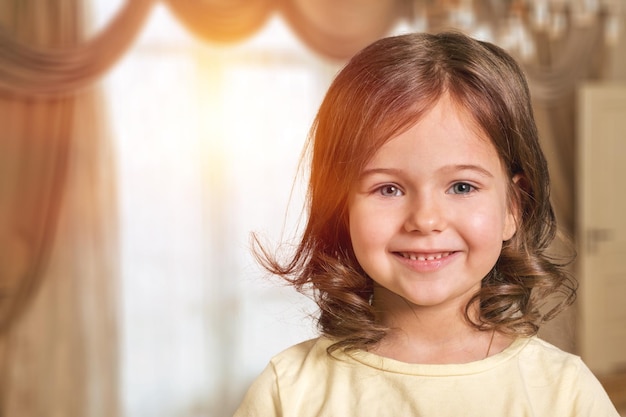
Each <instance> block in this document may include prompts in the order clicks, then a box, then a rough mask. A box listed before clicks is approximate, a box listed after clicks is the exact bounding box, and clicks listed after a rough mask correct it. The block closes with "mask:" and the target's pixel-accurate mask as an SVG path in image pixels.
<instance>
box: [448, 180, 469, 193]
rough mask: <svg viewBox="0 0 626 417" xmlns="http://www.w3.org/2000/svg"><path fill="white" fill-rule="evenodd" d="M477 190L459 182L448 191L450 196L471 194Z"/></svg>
mask: <svg viewBox="0 0 626 417" xmlns="http://www.w3.org/2000/svg"><path fill="white" fill-rule="evenodd" d="M475 189H476V188H475V187H474V186H473V185H470V184H468V183H466V182H457V183H456V184H454V185H453V186H452V187H450V190H449V191H448V192H449V193H450V194H469V193H471V192H472V191H474V190H475Z"/></svg>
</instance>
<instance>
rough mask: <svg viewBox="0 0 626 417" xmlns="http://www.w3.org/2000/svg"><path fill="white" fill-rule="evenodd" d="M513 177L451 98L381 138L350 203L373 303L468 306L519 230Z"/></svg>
mask: <svg viewBox="0 0 626 417" xmlns="http://www.w3.org/2000/svg"><path fill="white" fill-rule="evenodd" d="M509 183H510V179H509V178H508V177H507V175H506V173H505V170H504V168H503V166H502V163H501V161H500V158H499V156H498V154H497V152H496V149H495V147H494V146H493V144H492V143H491V141H490V140H489V138H487V137H486V136H485V135H483V134H481V133H480V129H478V128H477V127H476V125H475V124H474V123H472V121H471V119H470V117H469V116H468V115H467V114H466V113H465V112H464V111H462V110H460V108H459V107H458V106H457V105H456V104H455V103H454V102H453V101H452V100H451V99H450V98H449V97H448V96H447V95H444V96H442V98H441V99H440V100H439V101H438V103H437V104H436V105H435V106H434V107H433V108H432V109H431V110H430V111H429V112H427V113H426V114H425V115H424V116H423V117H422V118H421V119H420V121H419V122H418V123H417V124H415V125H413V126H412V127H411V128H410V129H409V130H408V131H406V132H404V133H402V134H400V135H398V136H397V137H395V138H393V139H391V140H390V141H388V142H387V143H386V144H385V145H383V146H382V147H381V148H380V149H379V150H378V151H377V153H376V154H375V155H374V157H373V158H372V160H371V161H370V162H369V163H368V164H367V165H366V166H365V168H364V170H363V172H362V173H361V175H360V178H359V180H358V181H357V184H356V185H355V186H354V188H353V190H352V191H351V194H350V200H349V230H350V237H351V240H352V245H353V248H354V253H355V255H356V258H357V260H358V261H359V263H360V265H361V267H362V268H363V269H364V271H365V272H366V273H367V274H368V275H369V276H370V277H371V278H372V279H373V280H374V281H375V282H376V283H377V284H378V285H377V286H376V287H377V289H376V291H377V293H376V296H375V300H376V301H375V302H378V303H380V302H381V300H385V299H387V300H393V299H394V298H396V300H395V301H394V303H396V304H398V303H397V301H398V300H397V297H395V296H400V297H402V298H404V299H405V300H407V301H408V302H409V303H411V304H412V305H414V306H417V307H424V308H432V307H441V306H448V307H453V308H456V307H457V306H458V307H459V308H465V306H466V304H467V302H468V301H469V299H470V298H471V296H473V295H474V294H475V293H476V291H478V290H479V288H480V285H481V280H482V279H483V278H484V277H485V276H486V275H487V273H488V272H489V271H490V270H491V269H492V267H493V266H494V264H495V263H496V261H497V259H498V257H499V255H500V251H501V249H502V242H503V241H504V240H508V239H510V238H511V237H512V236H513V234H514V233H515V219H514V216H513V214H512V212H511V211H510V209H509V206H508V198H507V188H508V186H509ZM389 304H393V303H391V302H390V303H389ZM400 304H402V303H400ZM405 306H406V305H405ZM389 307H390V306H389V305H385V306H384V308H385V310H388V308H389Z"/></svg>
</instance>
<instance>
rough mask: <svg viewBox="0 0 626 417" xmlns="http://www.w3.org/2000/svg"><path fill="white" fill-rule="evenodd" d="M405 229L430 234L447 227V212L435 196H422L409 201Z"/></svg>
mask: <svg viewBox="0 0 626 417" xmlns="http://www.w3.org/2000/svg"><path fill="white" fill-rule="evenodd" d="M407 203H408V204H407V214H406V219H405V222H404V229H405V230H406V231H407V232H419V233H422V234H428V233H433V232H441V231H443V229H444V228H445V225H446V221H445V213H444V212H443V211H442V207H441V205H440V204H439V202H438V201H437V199H436V198H435V197H432V196H422V197H419V198H413V199H411V201H408V202H407Z"/></svg>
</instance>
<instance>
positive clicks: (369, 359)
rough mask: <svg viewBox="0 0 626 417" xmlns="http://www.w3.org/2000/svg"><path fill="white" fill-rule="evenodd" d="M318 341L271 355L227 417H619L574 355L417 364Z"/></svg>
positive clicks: (552, 350) (507, 354) (547, 347)
mask: <svg viewBox="0 0 626 417" xmlns="http://www.w3.org/2000/svg"><path fill="white" fill-rule="evenodd" d="M330 344H331V342H330V341H329V340H328V339H326V338H323V337H322V338H318V339H313V340H309V341H307V342H304V343H301V344H298V345H296V346H293V347H291V348H289V349H287V350H286V351H284V352H282V353H280V354H278V355H277V356H275V357H274V358H273V359H272V360H271V361H270V363H269V365H268V366H267V367H266V369H265V370H264V371H263V373H262V374H261V375H260V376H259V377H258V379H257V380H256V381H255V382H254V383H253V384H252V386H251V387H250V389H249V390H248V393H247V394H246V396H245V398H244V400H243V402H242V404H241V405H240V407H239V409H238V410H237V411H236V413H235V417H270V416H282V417H313V416H316V417H319V416H328V417H331V416H332V417H369V416H376V417H383V416H389V417H392V416H393V417H409V416H419V417H447V416H449V417H461V416H462V417H491V416H494V417H495V416H497V417H504V416H506V417H522V416H524V417H530V416H542V417H544V416H545V417H570V416H580V417H582V416H589V417H619V415H618V413H617V411H616V410H615V407H614V406H613V404H612V403H611V401H610V400H609V398H608V396H607V394H606V392H605V391H604V389H603V388H602V386H601V385H600V383H599V382H598V380H597V379H596V378H595V377H594V375H593V374H592V373H591V371H590V370H589V369H588V368H587V367H586V366H585V364H584V363H583V362H582V361H581V360H580V358H579V357H577V356H574V355H571V354H569V353H566V352H563V351H562V350H559V349H558V348H556V347H554V346H552V345H551V344H549V343H547V342H545V341H542V340H540V339H538V338H537V337H531V338H518V339H516V340H515V341H514V342H513V343H512V344H511V345H510V346H509V347H508V348H506V349H505V350H503V351H502V352H500V353H498V354H496V355H493V356H491V357H489V358H486V359H484V360H480V361H476V362H470V363H466V364H458V365H457V364H446V365H421V364H408V363H404V362H399V361H396V360H393V359H389V358H384V357H381V356H378V355H375V354H373V353H368V352H365V351H357V352H351V353H344V352H339V353H337V352H335V353H333V357H331V356H329V355H328V354H327V353H326V348H327V347H328V346H329V345H330Z"/></svg>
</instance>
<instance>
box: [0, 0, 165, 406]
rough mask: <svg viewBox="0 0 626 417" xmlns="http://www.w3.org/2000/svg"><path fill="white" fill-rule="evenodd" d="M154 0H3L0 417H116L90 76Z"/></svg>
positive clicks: (99, 127)
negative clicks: (101, 0) (94, 31)
mask: <svg viewBox="0 0 626 417" xmlns="http://www.w3.org/2000/svg"><path fill="white" fill-rule="evenodd" d="M152 3H153V2H152V1H151V0H150V1H146V0H132V1H130V2H128V3H127V4H126V6H125V8H123V9H122V10H121V11H120V13H119V14H118V16H117V17H116V18H115V19H114V20H113V21H112V22H111V24H110V25H109V26H108V27H107V28H106V29H105V30H104V31H102V32H101V33H99V34H98V36H96V37H95V38H93V39H91V40H87V41H86V40H85V39H84V38H85V32H86V30H85V27H84V25H85V22H86V19H85V15H86V12H85V10H84V9H85V8H86V7H87V4H86V3H84V2H83V1H80V0H60V1H56V2H45V3H42V2H40V1H36V0H20V1H12V2H3V3H2V4H0V23H1V24H0V126H1V127H2V128H1V129H0V170H1V171H0V172H1V175H0V253H1V255H0V256H2V259H0V415H2V416H20V417H30V416H32V417H35V416H64V417H72V416H76V417H79V416H80V417H84V416H102V417H104V416H107V417H109V416H113V417H114V416H116V415H118V412H119V408H120V407H119V395H118V386H117V383H118V377H117V373H118V362H117V353H116V352H117V344H118V340H117V330H116V329H117V325H118V323H117V322H116V316H117V315H116V310H117V304H116V302H117V299H118V297H117V255H116V254H117V252H116V247H115V233H116V222H115V211H114V206H115V199H114V191H113V180H114V178H113V175H112V172H111V171H112V169H113V165H112V160H111V155H110V150H109V149H108V144H109V141H108V139H107V138H106V129H105V127H104V126H103V122H102V120H103V115H104V113H103V106H102V103H101V102H100V99H99V97H98V91H97V89H95V88H94V87H93V85H92V84H93V83H94V81H95V80H96V79H97V78H98V77H99V76H101V75H102V74H103V73H104V72H105V71H106V70H107V69H108V68H110V67H111V66H112V65H113V63H114V62H115V60H116V59H117V58H118V57H119V56H121V54H122V53H123V51H124V50H125V49H126V48H127V47H128V45H129V44H130V43H131V41H132V38H133V37H134V35H135V34H136V33H137V32H138V30H139V29H140V27H141V25H142V22H143V20H144V18H145V17H146V16H147V13H148V11H149V9H150V5H151V4H152Z"/></svg>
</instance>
